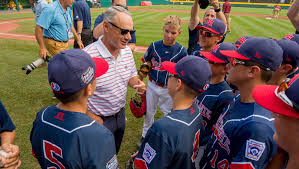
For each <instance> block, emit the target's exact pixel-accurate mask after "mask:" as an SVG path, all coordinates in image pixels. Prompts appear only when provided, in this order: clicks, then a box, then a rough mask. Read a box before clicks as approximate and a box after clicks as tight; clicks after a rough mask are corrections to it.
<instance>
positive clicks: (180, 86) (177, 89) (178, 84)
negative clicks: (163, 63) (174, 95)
mask: <svg viewBox="0 0 299 169" xmlns="http://www.w3.org/2000/svg"><path fill="white" fill-rule="evenodd" d="M182 87H183V82H182V80H181V79H177V83H176V91H179V90H181V89H182Z"/></svg>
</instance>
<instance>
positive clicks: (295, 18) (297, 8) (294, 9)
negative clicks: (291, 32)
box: [287, 0, 299, 34]
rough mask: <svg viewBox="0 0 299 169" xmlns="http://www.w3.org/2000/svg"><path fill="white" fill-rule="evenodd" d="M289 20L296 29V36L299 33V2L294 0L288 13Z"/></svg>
mask: <svg viewBox="0 0 299 169" xmlns="http://www.w3.org/2000/svg"><path fill="white" fill-rule="evenodd" d="M287 16H288V18H289V19H290V21H291V23H292V24H293V26H294V28H295V29H296V34H298V33H299V1H298V0H294V2H293V4H292V6H291V7H290V8H289V10H288V13H287Z"/></svg>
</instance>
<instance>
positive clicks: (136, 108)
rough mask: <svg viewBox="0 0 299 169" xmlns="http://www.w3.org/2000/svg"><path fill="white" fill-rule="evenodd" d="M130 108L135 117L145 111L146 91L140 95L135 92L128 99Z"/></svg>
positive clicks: (140, 115) (143, 113)
mask: <svg viewBox="0 0 299 169" xmlns="http://www.w3.org/2000/svg"><path fill="white" fill-rule="evenodd" d="M130 109H131V112H132V113H133V115H134V116H135V117H136V118H140V117H142V116H143V115H145V113H146V92H144V93H143V94H142V95H139V94H137V93H136V94H135V96H134V97H132V98H131V101H130Z"/></svg>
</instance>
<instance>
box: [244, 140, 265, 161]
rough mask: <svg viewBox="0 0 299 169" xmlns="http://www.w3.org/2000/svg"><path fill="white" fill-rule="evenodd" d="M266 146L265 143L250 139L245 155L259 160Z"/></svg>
mask: <svg viewBox="0 0 299 169" xmlns="http://www.w3.org/2000/svg"><path fill="white" fill-rule="evenodd" d="M265 148H266V146H265V143H263V142H259V141H256V140H252V139H249V140H247V142H246V152H245V157H246V158H248V159H251V160H254V161H258V160H259V159H260V158H261V156H262V154H263V152H264V150H265Z"/></svg>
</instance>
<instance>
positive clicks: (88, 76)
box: [81, 67, 94, 84]
mask: <svg viewBox="0 0 299 169" xmlns="http://www.w3.org/2000/svg"><path fill="white" fill-rule="evenodd" d="M93 77H94V70H93V68H92V67H88V69H87V71H86V72H84V73H83V74H82V76H81V80H82V81H83V82H84V83H85V84H88V83H89V82H90V81H91V80H92V79H93Z"/></svg>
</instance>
